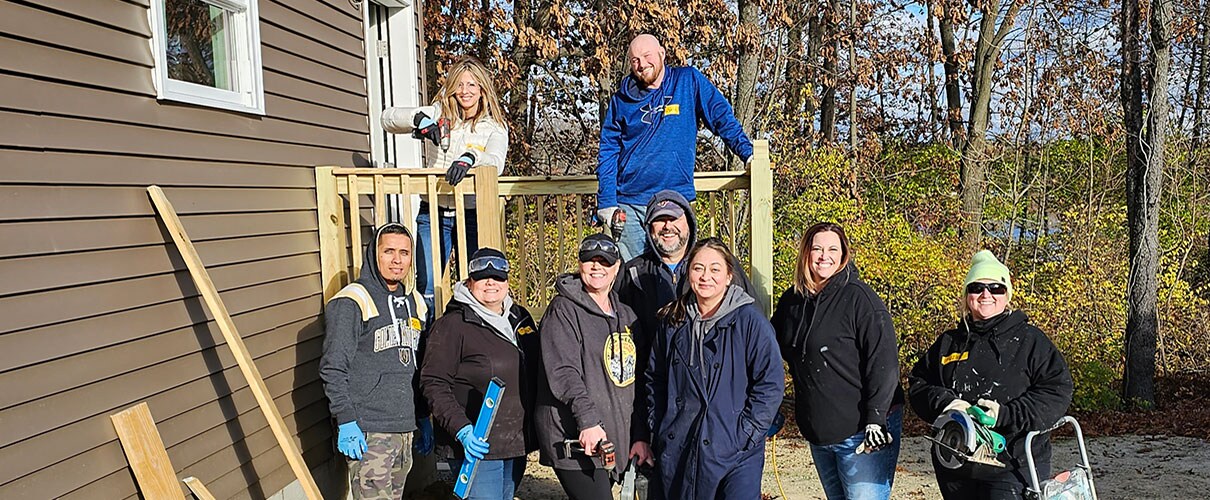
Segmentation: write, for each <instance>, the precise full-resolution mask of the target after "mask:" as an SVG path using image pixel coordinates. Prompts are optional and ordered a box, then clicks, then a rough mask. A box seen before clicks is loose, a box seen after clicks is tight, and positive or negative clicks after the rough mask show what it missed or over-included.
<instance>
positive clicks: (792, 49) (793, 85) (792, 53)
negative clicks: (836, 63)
mask: <svg viewBox="0 0 1210 500" xmlns="http://www.w3.org/2000/svg"><path fill="white" fill-rule="evenodd" d="M789 8H790V9H792V10H791V12H792V13H793V22H792V23H791V24H790V28H789V30H788V31H787V32H786V49H787V50H786V65H785V68H784V69H785V82H786V108H785V114H786V116H789V117H791V119H792V120H793V125H794V127H793V130H794V131H795V132H797V133H798V134H804V133H805V134H806V136H807V137H810V131H809V130H804V123H803V122H809V121H810V120H813V119H814V117H813V116H812V117H810V118H808V119H806V120H804V119H803V116H802V114H803V103H804V102H805V101H808V100H809V97H808V96H805V95H804V93H805V92H806V91H807V89H809V88H810V80H808V78H807V67H808V65H809V61H808V60H806V59H804V58H805V57H806V53H807V51H806V50H805V49H806V45H807V44H808V43H809V42H806V41H804V40H803V34H804V31H803V25H804V23H806V22H807V16H808V15H814V12H809V13H808V11H809V9H808V7H807V3H806V2H803V3H798V4H796V5H791V6H789ZM808 32H809V30H808ZM811 128H814V127H811Z"/></svg>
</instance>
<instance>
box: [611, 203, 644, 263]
mask: <svg viewBox="0 0 1210 500" xmlns="http://www.w3.org/2000/svg"><path fill="white" fill-rule="evenodd" d="M618 210H621V211H623V212H625V213H626V225H624V226H622V237H621V238H619V239H618V246H619V247H620V249H621V250H622V261H623V262H625V261H629V260H630V259H633V258H635V257H638V256H639V255H642V254H643V252H646V251H647V228H646V227H645V226H643V219H646V218H647V205H628V204H626V203H619V204H618ZM606 222H607V223H608V221H606Z"/></svg>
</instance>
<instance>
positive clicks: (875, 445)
mask: <svg viewBox="0 0 1210 500" xmlns="http://www.w3.org/2000/svg"><path fill="white" fill-rule="evenodd" d="M894 440H895V437H894V436H892V435H891V433H890V431H888V430H887V429H886V427H884V426H882V425H879V424H869V425H866V426H865V439H864V440H862V441H861V444H859V445H857V453H858V454H860V453H874V452H875V451H878V449H879V448H882V447H883V446H886V445H888V444H891V442H892V441H894Z"/></svg>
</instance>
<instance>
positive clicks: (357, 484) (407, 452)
mask: <svg viewBox="0 0 1210 500" xmlns="http://www.w3.org/2000/svg"><path fill="white" fill-rule="evenodd" d="M411 468H412V433H410V432H409V433H405V434H388V433H383V432H367V433H366V452H365V453H364V454H362V456H361V460H350V461H349V491H350V492H351V493H352V494H353V499H354V500H399V498H400V497H402V496H403V484H404V482H405V481H406V480H407V477H408V471H409V470H411Z"/></svg>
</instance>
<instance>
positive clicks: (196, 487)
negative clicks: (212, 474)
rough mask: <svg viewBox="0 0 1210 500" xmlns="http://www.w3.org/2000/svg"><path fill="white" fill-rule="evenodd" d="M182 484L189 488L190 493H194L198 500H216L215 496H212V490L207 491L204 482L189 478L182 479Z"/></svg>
mask: <svg viewBox="0 0 1210 500" xmlns="http://www.w3.org/2000/svg"><path fill="white" fill-rule="evenodd" d="M181 482H183V483H185V486H188V487H189V491H191V492H193V496H195V497H197V498H198V500H214V495H212V494H210V490H208V489H206V485H204V484H202V480H200V479H198V478H196V477H193V476H189V477H187V478H185V479H182V480H181Z"/></svg>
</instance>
